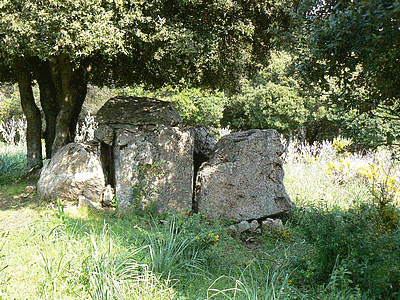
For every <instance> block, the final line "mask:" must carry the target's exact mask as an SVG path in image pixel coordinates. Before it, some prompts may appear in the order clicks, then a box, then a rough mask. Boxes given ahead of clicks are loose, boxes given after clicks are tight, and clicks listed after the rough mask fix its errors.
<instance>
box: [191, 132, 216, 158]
mask: <svg viewBox="0 0 400 300" xmlns="http://www.w3.org/2000/svg"><path fill="white" fill-rule="evenodd" d="M191 130H192V132H193V138H194V156H196V157H198V158H199V159H200V160H201V161H202V162H204V161H207V160H209V159H210V158H211V156H212V154H213V152H214V148H215V145H216V144H217V141H218V140H217V138H216V137H215V136H214V135H213V134H212V132H211V131H210V130H209V129H208V128H207V127H205V126H196V127H192V129H191Z"/></svg>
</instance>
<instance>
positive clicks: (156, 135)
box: [114, 125, 193, 213]
mask: <svg viewBox="0 0 400 300" xmlns="http://www.w3.org/2000/svg"><path fill="white" fill-rule="evenodd" d="M114 162H115V184H116V185H115V193H116V198H117V201H118V203H119V206H120V207H121V208H123V209H124V208H129V207H131V206H133V205H142V206H143V205H144V206H145V205H148V203H149V202H150V201H152V200H153V199H155V200H156V204H157V211H158V212H159V213H164V212H175V211H181V212H188V211H190V210H191V208H192V193H193V137H192V133H191V131H190V130H189V129H180V128H178V127H169V126H165V125H145V126H121V127H120V128H117V129H116V142H115V145H114ZM138 201H140V203H138Z"/></svg>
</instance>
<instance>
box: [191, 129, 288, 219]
mask: <svg viewBox="0 0 400 300" xmlns="http://www.w3.org/2000/svg"><path fill="white" fill-rule="evenodd" d="M283 150H284V149H283V146H282V144H281V142H280V137H279V134H278V132H277V131H275V130H249V131H245V132H239V133H233V134H230V135H227V136H224V137H222V138H221V139H220V140H219V141H218V143H217V145H216V146H215V151H214V155H213V157H212V158H211V160H210V161H208V162H207V163H204V164H203V165H202V167H201V168H200V170H199V172H198V177H197V182H196V197H195V200H196V202H197V206H198V210H199V212H201V213H202V214H204V215H205V216H206V217H208V218H210V219H223V220H230V221H237V222H240V221H243V220H254V219H262V218H266V217H268V216H274V215H277V214H280V213H283V212H286V211H289V210H290V209H291V206H292V203H291V201H290V199H289V197H288V195H287V194H286V191H285V187H284V185H283V177H284V172H283V167H282V161H281V159H280V156H281V154H282V153H283Z"/></svg>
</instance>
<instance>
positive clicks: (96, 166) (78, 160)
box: [37, 143, 105, 202]
mask: <svg viewBox="0 0 400 300" xmlns="http://www.w3.org/2000/svg"><path fill="white" fill-rule="evenodd" d="M104 184H105V182H104V174H103V170H102V167H101V162H100V159H99V153H98V148H96V147H95V145H93V144H92V145H86V146H85V145H82V144H77V143H71V144H68V145H66V146H64V147H62V148H61V149H59V150H58V151H57V152H56V154H55V155H54V156H53V157H52V158H51V160H48V161H47V162H46V163H45V165H44V166H43V168H42V171H41V173H40V178H39V181H38V184H37V193H38V196H39V197H41V198H44V199H57V198H59V199H63V200H75V201H77V200H78V199H79V197H80V196H84V197H85V199H87V200H89V201H93V202H100V199H101V192H102V190H103V189H104Z"/></svg>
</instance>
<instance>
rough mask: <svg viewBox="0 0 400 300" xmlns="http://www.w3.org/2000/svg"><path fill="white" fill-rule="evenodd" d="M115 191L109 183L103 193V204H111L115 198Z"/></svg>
mask: <svg viewBox="0 0 400 300" xmlns="http://www.w3.org/2000/svg"><path fill="white" fill-rule="evenodd" d="M114 196H115V192H114V189H113V188H112V186H111V185H110V184H107V185H106V187H105V188H104V189H103V191H102V193H101V204H102V205H103V206H111V205H112V203H113V200H114Z"/></svg>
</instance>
